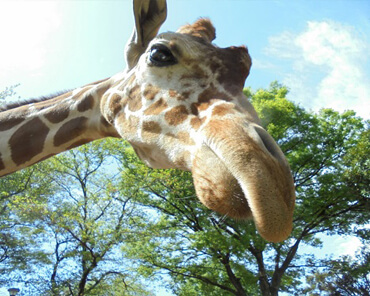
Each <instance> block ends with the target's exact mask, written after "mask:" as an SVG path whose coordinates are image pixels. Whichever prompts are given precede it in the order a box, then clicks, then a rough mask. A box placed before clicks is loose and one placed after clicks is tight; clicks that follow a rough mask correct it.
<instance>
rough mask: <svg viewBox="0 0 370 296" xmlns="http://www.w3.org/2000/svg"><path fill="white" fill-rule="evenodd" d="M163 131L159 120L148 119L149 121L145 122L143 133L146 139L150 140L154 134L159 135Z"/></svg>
mask: <svg viewBox="0 0 370 296" xmlns="http://www.w3.org/2000/svg"><path fill="white" fill-rule="evenodd" d="M161 131H162V128H161V126H160V125H159V124H158V123H157V122H155V121H148V122H143V127H142V131H141V135H142V137H143V138H144V139H147V140H149V139H151V138H153V136H154V137H157V136H158V134H159V133H160V132H161Z"/></svg>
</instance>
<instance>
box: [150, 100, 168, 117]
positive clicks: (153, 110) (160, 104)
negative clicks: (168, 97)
mask: <svg viewBox="0 0 370 296" xmlns="http://www.w3.org/2000/svg"><path fill="white" fill-rule="evenodd" d="M167 107H168V105H167V103H166V102H165V100H164V99H163V98H160V99H159V100H158V101H157V102H155V103H153V104H151V105H150V106H149V107H148V108H147V109H146V110H145V111H144V114H145V115H158V114H160V113H161V112H162V111H163V110H165V109H166V108H167Z"/></svg>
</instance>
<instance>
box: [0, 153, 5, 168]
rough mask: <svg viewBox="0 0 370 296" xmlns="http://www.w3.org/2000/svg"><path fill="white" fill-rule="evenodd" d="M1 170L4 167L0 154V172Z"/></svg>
mask: <svg viewBox="0 0 370 296" xmlns="http://www.w3.org/2000/svg"><path fill="white" fill-rule="evenodd" d="M3 169H5V165H4V162H3V160H2V159H1V153H0V170H3Z"/></svg>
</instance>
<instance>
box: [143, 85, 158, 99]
mask: <svg viewBox="0 0 370 296" xmlns="http://www.w3.org/2000/svg"><path fill="white" fill-rule="evenodd" d="M158 93H159V88H158V87H156V86H153V85H151V84H150V85H148V86H147V87H146V88H145V90H144V92H143V95H144V97H145V98H146V99H147V100H149V101H152V100H154V98H155V96H156V95H157V94H158Z"/></svg>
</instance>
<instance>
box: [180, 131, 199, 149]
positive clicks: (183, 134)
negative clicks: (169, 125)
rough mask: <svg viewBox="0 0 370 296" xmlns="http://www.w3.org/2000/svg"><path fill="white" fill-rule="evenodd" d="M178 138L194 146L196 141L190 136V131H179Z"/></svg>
mask: <svg viewBox="0 0 370 296" xmlns="http://www.w3.org/2000/svg"><path fill="white" fill-rule="evenodd" d="M177 138H178V139H179V141H181V142H183V143H184V144H186V145H189V146H193V145H195V142H194V141H193V139H192V138H190V135H189V133H188V132H179V133H178V134H177Z"/></svg>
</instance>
